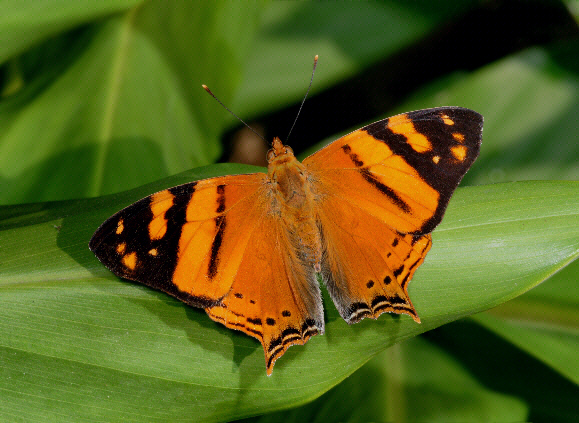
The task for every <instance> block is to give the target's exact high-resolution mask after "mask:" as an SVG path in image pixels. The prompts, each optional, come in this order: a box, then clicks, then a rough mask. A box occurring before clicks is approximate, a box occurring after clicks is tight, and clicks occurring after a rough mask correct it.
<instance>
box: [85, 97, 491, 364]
mask: <svg viewBox="0 0 579 423" xmlns="http://www.w3.org/2000/svg"><path fill="white" fill-rule="evenodd" d="M482 122H483V118H482V116H481V115H480V114H478V113H476V112H474V111H472V110H469V109H463V108H460V107H440V108H435V109H427V110H418V111H415V112H410V113H406V114H401V115H398V116H394V117H391V118H388V119H384V120H381V121H378V122H375V123H373V124H371V125H368V126H365V127H363V128H361V129H358V130H357V131H354V132H352V133H351V134H349V135H346V136H344V137H342V138H340V139H339V140H337V141H334V142H333V143H331V144H330V145H328V146H327V147H325V148H323V149H321V150H320V151H318V152H317V153H315V154H313V155H311V156H309V157H308V158H306V159H305V160H304V161H303V163H300V162H299V161H298V160H297V159H296V158H295V157H294V154H293V152H292V150H291V148H290V147H287V146H284V145H283V144H282V142H281V141H280V139H279V138H277V137H276V138H274V140H273V146H272V149H271V150H270V151H269V152H268V155H267V160H268V162H269V165H268V173H267V174H265V173H254V174H249V175H235V176H221V177H217V178H211V179H204V180H201V181H197V182H192V183H189V184H185V185H180V186H177V187H174V188H169V189H167V190H165V191H161V192H158V193H156V194H153V195H151V196H149V197H146V198H143V199H142V200H140V201H138V202H136V203H134V204H132V205H130V206H129V207H127V208H125V209H124V210H121V211H120V212H118V213H117V214H115V215H114V216H112V217H111V218H109V219H108V220H107V221H106V222H104V223H103V224H102V225H101V227H100V228H99V229H98V230H97V231H96V232H95V234H94V236H93V237H92V239H91V241H90V249H91V250H92V251H93V252H94V253H95V255H96V256H97V257H98V259H99V260H100V261H101V262H102V263H103V264H104V265H105V266H107V267H108V268H109V269H110V270H111V271H112V272H113V273H115V274H116V275H118V276H121V277H123V278H127V279H131V280H135V281H138V282H141V283H143V284H145V285H148V286H150V287H152V288H155V289H158V290H161V291H164V292H166V293H168V294H170V295H172V296H174V297H176V298H178V299H180V300H181V301H183V302H185V303H187V304H189V305H191V306H194V307H201V308H204V309H205V311H206V312H207V314H208V315H209V317H211V319H213V320H215V321H216V322H220V323H222V324H224V325H225V326H227V327H228V328H231V329H237V330H240V331H243V332H245V333H246V334H248V335H250V336H253V337H255V338H257V339H259V341H260V342H261V343H262V345H263V349H264V352H265V362H266V369H267V374H268V375H271V373H272V370H273V366H274V363H275V361H276V360H277V359H278V358H279V357H281V356H282V355H283V354H284V352H285V351H286V350H287V348H288V347H289V346H291V345H294V344H304V343H305V342H306V341H307V340H308V339H309V338H310V337H311V336H313V335H316V334H323V333H324V314H323V307H322V295H321V292H320V287H319V285H318V282H317V279H316V274H321V276H322V278H323V280H324V283H325V285H326V286H327V288H328V291H329V294H330V296H331V298H332V300H333V302H334V304H335V305H336V308H337V309H338V311H339V313H340V315H341V316H342V317H343V318H344V320H346V321H347V322H348V323H356V322H358V321H360V320H361V319H363V318H365V317H370V318H372V319H376V318H378V316H380V315H381V314H382V313H384V312H392V313H400V314H407V315H409V316H411V317H412V318H413V319H414V320H415V321H416V322H420V319H419V317H418V315H417V313H416V310H415V309H414V307H413V306H412V302H411V301H410V298H409V296H408V282H409V281H410V279H411V278H412V275H413V274H414V272H415V271H416V269H417V268H418V267H419V266H420V264H421V263H422V262H423V261H424V257H425V256H426V253H427V252H428V250H429V249H430V246H431V244H432V241H431V237H430V232H432V230H433V229H434V228H435V227H436V226H437V225H438V224H439V223H440V221H441V219H442V216H443V214H444V211H445V209H446V206H447V205H448V202H449V200H450V197H451V195H452V193H453V191H454V190H455V188H456V186H457V185H458V184H459V182H460V180H461V179H462V177H463V176H464V174H465V173H466V171H467V170H468V168H469V167H470V166H471V164H472V163H473V162H474V160H475V159H476V157H477V156H478V153H479V148H480V143H481V135H482Z"/></svg>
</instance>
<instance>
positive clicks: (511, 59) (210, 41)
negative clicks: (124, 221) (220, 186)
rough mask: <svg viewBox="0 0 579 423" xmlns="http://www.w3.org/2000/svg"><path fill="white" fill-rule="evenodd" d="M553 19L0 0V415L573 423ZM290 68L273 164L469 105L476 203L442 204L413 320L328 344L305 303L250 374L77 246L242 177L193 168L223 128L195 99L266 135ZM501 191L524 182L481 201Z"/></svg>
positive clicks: (539, 9)
mask: <svg viewBox="0 0 579 423" xmlns="http://www.w3.org/2000/svg"><path fill="white" fill-rule="evenodd" d="M523 5H524V6H523ZM573 7H574V6H573V2H568V3H566V4H565V3H562V2H558V1H544V2H543V1H533V2H526V3H525V2H489V3H485V2H444V3H440V4H434V2H427V1H418V2H412V3H409V2H403V1H382V2H339V3H330V2H312V3H307V2H295V3H293V2H271V3H270V2H265V1H252V2H231V1H215V2H202V1H187V0H168V1H161V0H150V1H136V0H133V1H129V0H106V1H100V2H92V1H86V0H84V1H78V0H77V1H71V0H35V1H27V2H22V1H17V0H0V9H1V10H2V14H1V16H0V64H1V67H0V204H3V205H4V206H2V207H0V301H1V302H2V306H0V316H1V318H0V327H1V330H0V333H1V335H0V375H1V376H2V377H1V378H0V380H1V381H0V389H1V390H2V399H0V419H2V420H5V421H18V420H22V421H79V420H82V421H97V420H99V421H102V420H106V421H114V420H117V421H118V420H123V421H140V422H141V421H168V420H169V421H177V420H183V421H201V420H208V421H209V420H214V421H215V420H231V419H234V418H242V417H247V416H259V417H254V418H252V420H264V421H280V420H287V421H304V420H307V421H369V420H373V421H397V422H398V421H489V420H492V421H524V420H530V421H545V420H553V419H555V420H558V421H576V420H577V419H578V414H579V413H578V412H577V409H576V406H575V401H576V400H575V398H576V397H577V395H578V394H579V389H578V386H577V385H578V384H579V372H578V366H577V358H578V357H577V351H579V337H578V334H579V317H578V316H579V313H578V307H579V306H578V304H579V285H578V284H577V280H578V277H577V275H578V274H579V265H578V263H577V261H576V260H575V259H576V258H577V256H578V255H579V234H578V232H577V228H578V227H579V186H578V185H577V182H569V181H573V180H577V179H579V143H578V142H577V139H578V135H579V101H578V99H579V96H578V93H579V30H578V29H577V24H576V19H577V15H575V16H574V15H573V13H575V14H576V13H577V8H576V7H575V8H573ZM513 16H514V18H513ZM503 21H508V22H509V25H508V26H505V28H507V29H506V30H503V29H502V28H503V26H501V25H499V24H498V23H500V22H503ZM537 22H538V23H537ZM315 54H319V56H320V62H319V65H318V70H317V73H316V76H315V82H314V86H313V90H312V92H313V94H312V97H311V98H310V100H308V101H307V102H306V106H305V108H304V111H303V112H302V117H300V121H298V125H297V127H296V131H295V132H294V134H293V135H292V140H290V144H291V145H292V146H294V142H295V143H296V144H297V145H298V146H299V147H298V150H306V149H308V148H310V149H311V148H315V147H312V145H311V144H312V143H313V142H315V141H319V142H322V139H321V138H326V137H328V139H326V140H325V141H323V142H328V141H330V140H333V139H335V138H337V137H338V136H339V135H340V134H342V133H344V132H347V131H348V130H353V129H356V128H357V127H360V126H362V125H363V124H365V123H368V122H370V121H373V120H378V119H380V118H383V117H386V116H388V115H393V114H395V113H397V112H402V111H408V110H415V109H420V108H426V107H435V106H443V105H456V106H463V107H470V108H472V109H474V110H476V111H478V112H480V113H481V114H483V116H484V117H485V126H484V133H483V146H482V150H481V155H480V158H479V159H478V160H477V162H476V163H475V165H474V166H473V168H472V170H471V171H470V172H469V173H468V174H467V176H466V177H465V180H464V181H463V185H479V186H476V187H468V188H464V189H459V190H458V191H457V193H456V195H455V198H453V201H451V205H450V206H449V210H448V213H447V216H446V217H445V220H444V222H443V223H442V224H441V226H440V228H439V229H437V231H436V232H435V233H434V246H433V248H432V251H431V252H430V254H429V256H428V258H427V260H426V262H425V264H424V265H423V267H422V268H421V269H420V270H419V271H418V272H417V274H416V277H415V279H414V281H413V282H412V283H411V286H410V290H411V295H412V298H413V301H414V303H415V305H416V307H417V309H418V310H419V312H420V315H421V317H422V319H423V324H422V325H416V324H414V323H413V322H411V321H410V319H406V318H393V317H392V316H383V317H382V318H381V319H379V320H378V321H364V322H361V323H360V324H358V325H354V326H348V325H346V324H345V323H344V322H343V321H342V320H341V319H339V317H338V315H337V313H336V311H335V309H334V308H333V305H332V304H331V301H329V299H328V298H327V297H326V298H324V300H325V301H324V303H325V307H326V309H327V310H326V313H327V314H326V320H327V324H328V326H327V333H326V335H324V336H323V337H315V338H314V339H312V340H311V341H310V342H309V343H308V344H307V345H306V346H305V347H295V348H292V349H290V350H289V351H288V353H287V354H286V355H285V356H284V357H283V358H282V359H280V361H279V362H278V364H277V365H276V368H275V371H274V374H273V376H272V377H271V378H267V377H266V376H265V369H264V364H263V355H262V354H263V352H262V350H261V346H260V345H259V344H258V343H257V342H255V341H254V340H253V339H250V338H248V337H246V336H244V335H242V334H238V333H234V332H232V331H229V330H227V329H224V328H223V327H221V326H219V325H217V324H214V323H213V322H211V321H210V320H209V319H208V318H207V317H206V316H205V314H204V313H203V312H202V311H199V310H194V309H191V308H188V307H186V306H184V305H182V304H181V303H179V302H177V301H174V300H173V299H171V298H168V297H167V296H166V295H163V294H160V293H156V292H153V291H151V290H148V289H146V288H143V287H140V286H138V285H136V284H131V283H127V282H124V281H119V280H118V279H116V278H114V277H112V276H111V275H110V273H109V272H107V270H106V269H104V268H103V267H102V266H101V265H100V264H99V263H98V261H97V260H96V259H95V258H94V257H93V256H92V254H91V253H90V251H88V247H87V245H88V240H89V239H90V236H91V234H92V232H93V231H94V230H95V229H96V227H97V226H98V225H99V224H100V223H101V222H102V221H103V220H104V219H105V218H106V217H108V216H109V215H110V214H112V213H114V212H115V211H117V210H118V209H120V208H121V207H123V206H125V205H128V204H130V203H131V202H133V201H135V200H137V199H139V198H141V197H143V196H145V195H147V194H150V193H152V192H154V191H156V190H159V189H162V188H165V187H168V186H171V185H176V184H179V183H184V182H188V181H192V180H195V179H199V178H203V177H210V176H215V175H220V174H230V173H241V172H246V171H253V169H254V168H250V167H247V166H241V165H211V164H212V163H214V162H215V161H217V160H218V159H219V157H224V156H226V155H227V152H224V151H223V144H222V142H221V137H222V136H223V134H224V133H225V132H226V131H228V130H231V129H232V128H233V127H234V126H235V125H237V122H236V121H234V119H233V118H232V117H231V116H229V115H228V114H227V113H226V112H225V111H224V110H223V109H222V108H221V107H220V106H219V105H218V104H216V103H215V101H214V100H213V99H211V98H210V97H209V96H208V95H207V94H206V93H205V92H204V91H203V90H202V89H201V88H200V85H201V84H202V83H205V84H207V85H208V86H210V87H211V88H212V90H213V91H214V92H215V93H216V94H217V95H218V96H219V98H220V99H221V100H222V101H223V102H224V103H226V104H227V105H228V106H230V107H231V108H232V109H233V110H234V111H235V112H236V113H237V114H239V115H240V116H241V117H243V118H244V119H246V118H247V119H250V120H252V121H254V122H258V123H259V122H261V123H262V124H263V125H264V126H265V127H266V132H268V131H274V132H273V133H272V135H282V136H283V135H285V133H286V131H287V128H289V126H290V125H291V122H292V119H291V118H289V119H288V118H287V117H286V116H288V115H293V114H294V113H295V112H294V110H295V107H296V105H297V103H299V101H300V100H301V98H302V96H303V94H304V91H305V88H306V84H307V80H308V77H309V72H310V70H311V64H312V59H313V56H314V55H315ZM437 58H438V59H439V60H437ZM377 110H378V112H376V111H377ZM280 116H283V119H281V120H282V121H283V125H287V126H283V127H282V128H279V127H275V128H269V127H268V122H269V123H271V122H278V121H279V120H280ZM279 131H282V132H281V133H280V132H279ZM300 131H301V132H300ZM309 135H313V136H318V137H319V138H318V139H317V140H312V141H311V142H310V140H309ZM316 147H319V145H316ZM202 165H211V166H207V167H202V168H196V167H197V166H202ZM191 168H196V169H194V170H192V171H187V170H188V169H191ZM185 171H186V172H185ZM180 172H181V173H180ZM522 180H543V182H524V183H523V182H516V183H505V184H499V185H489V184H494V183H497V182H510V181H522ZM547 180H548V181H547ZM127 190H128V191H127ZM107 194H110V195H107ZM89 197H99V198H89ZM75 199H76V200H75ZM574 260H575V261H574ZM565 266H567V267H565ZM561 269H562V270H561ZM556 272H558V273H556ZM555 273H556V274H555ZM545 279H548V280H547V281H546V282H545V283H542V284H541V285H539V286H537V287H536V288H534V289H532V290H531V291H529V292H527V293H526V294H524V295H520V294H522V293H524V292H525V291H527V290H528V289H530V288H532V287H534V286H536V285H537V284H539V283H540V282H542V281H543V280H545ZM518 295H520V296H518ZM517 296H518V297H517ZM514 297H517V298H514ZM511 298H514V299H512V300H511V301H508V302H505V301H507V300H508V299H511ZM501 303H504V304H502V305H500V306H498V307H496V308H493V309H491V310H489V311H487V312H483V313H479V314H474V313H477V312H480V311H483V310H486V309H489V308H491V307H494V306H496V305H498V304H501ZM473 314H474V315H473ZM469 315H473V316H472V317H470V318H468V319H462V320H459V321H456V322H454V323H448V324H446V325H444V326H441V325H443V324H445V323H447V322H451V321H453V320H456V319H460V318H462V317H464V316H469ZM437 327H438V329H434V328H437ZM430 329H433V330H430ZM426 330H430V331H429V332H427V333H425V334H424V335H421V336H416V335H418V334H419V333H421V332H424V331H426ZM407 338H410V339H408V340H407V341H405V342H403V343H398V342H399V341H402V340H404V339H407ZM392 345H393V346H392ZM387 347H390V348H387ZM372 357H373V358H372ZM368 360H370V361H368ZM366 362H367V363H366ZM365 363H366V364H365ZM348 376H349V377H348ZM335 385H337V386H335ZM334 386H335V388H333V389H330V388H332V387H334ZM322 394H323V395H322ZM320 395H321V396H320ZM316 398H317V399H316ZM298 406H299V407H298ZM289 407H294V408H293V410H291V411H276V410H281V409H285V408H289ZM296 407H297V408H296Z"/></svg>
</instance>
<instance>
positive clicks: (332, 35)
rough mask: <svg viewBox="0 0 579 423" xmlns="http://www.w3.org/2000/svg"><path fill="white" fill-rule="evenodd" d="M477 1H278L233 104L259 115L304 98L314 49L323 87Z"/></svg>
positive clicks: (266, 19) (247, 113) (261, 31)
mask: <svg viewBox="0 0 579 423" xmlns="http://www.w3.org/2000/svg"><path fill="white" fill-rule="evenodd" d="M473 4H476V2H474V1H471V0H469V1H461V2H443V3H440V2H439V3H436V4H435V3H432V2H429V1H414V2H404V1H383V2H341V3H340V4H339V5H330V4H328V3H324V2H272V3H270V4H269V5H268V7H267V8H266V10H265V11H264V15H263V20H262V24H261V26H260V29H259V32H258V33H257V37H256V39H255V48H253V49H252V50H251V51H250V53H249V55H248V58H247V70H246V72H245V78H244V81H243V84H242V85H241V87H240V90H239V92H238V93H237V95H236V97H235V98H236V101H235V103H234V108H235V110H236V111H237V112H238V113H239V114H240V115H241V116H255V115H257V114H259V113H271V112H272V111H273V110H275V109H279V108H281V107H283V106H286V105H287V104H288V103H290V104H291V103H294V102H298V101H300V100H301V99H302V97H303V95H304V91H305V88H306V83H307V74H304V69H307V66H309V65H310V64H311V63H312V60H313V57H314V55H316V54H318V55H319V56H320V62H319V66H318V68H317V70H316V77H315V83H314V85H313V86H312V92H313V93H316V92H319V91H322V90H323V89H325V88H328V87H330V86H331V85H333V84H336V83H337V82H340V81H343V80H344V79H346V78H351V77H353V76H355V75H356V74H357V73H358V72H360V71H362V70H364V69H365V68H367V67H368V66H370V65H372V64H374V63H376V62H378V61H380V60H384V59H385V58H388V57H389V56H391V55H393V54H394V53H396V52H398V51H400V50H402V49H403V48H404V47H407V46H408V45H410V44H411V43H412V42H415V41H417V40H419V39H420V38H421V37H425V36H427V35H428V34H429V33H430V32H431V31H434V30H435V28H437V27H440V26H441V25H443V24H444V23H445V22H446V21H448V20H450V19H451V18H452V17H454V16H457V15H460V14H461V13H464V12H465V10H468V9H469V8H470V7H472V6H473ZM385 29H386V30H385ZM352 34H356V35H355V36H352ZM405 83H412V81H405ZM272 92H273V93H275V95H274V96H272V95H271V93H272ZM354 107H355V106H354Z"/></svg>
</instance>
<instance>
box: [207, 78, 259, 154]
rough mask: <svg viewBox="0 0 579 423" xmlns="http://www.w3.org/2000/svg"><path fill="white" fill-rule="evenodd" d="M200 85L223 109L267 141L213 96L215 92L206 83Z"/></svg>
mask: <svg viewBox="0 0 579 423" xmlns="http://www.w3.org/2000/svg"><path fill="white" fill-rule="evenodd" d="M201 86H202V87H203V89H204V90H205V91H207V92H208V93H209V94H210V95H211V97H213V98H214V99H215V100H217V102H218V103H219V104H221V106H222V107H223V108H224V109H225V110H227V111H228V112H229V113H231V114H232V115H233V116H235V117H236V118H237V120H239V121H240V122H241V123H243V124H244V125H245V126H247V128H248V129H249V130H251V132H253V133H254V134H255V135H257V136H258V137H259V138H261V139H262V140H264V141H265V142H266V143H267V141H266V140H265V138H263V137H262V136H261V135H260V134H258V133H257V132H256V130H255V129H253V128H252V127H251V126H249V125H248V124H247V123H245V122H244V121H243V119H241V118H240V117H239V116H237V115H236V114H235V113H233V112H232V111H231V110H229V108H228V107H227V106H226V105H225V104H223V103H222V102H221V100H219V99H218V98H217V97H215V94H213V93H212V92H211V90H210V89H209V88H208V87H207V85H205V84H203V85H201Z"/></svg>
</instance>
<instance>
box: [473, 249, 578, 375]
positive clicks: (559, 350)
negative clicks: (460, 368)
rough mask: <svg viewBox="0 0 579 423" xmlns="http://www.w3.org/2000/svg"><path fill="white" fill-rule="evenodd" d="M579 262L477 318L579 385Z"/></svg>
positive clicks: (488, 327) (479, 321)
mask: <svg viewBox="0 0 579 423" xmlns="http://www.w3.org/2000/svg"><path fill="white" fill-rule="evenodd" d="M578 274H579V261H577V260H576V261H574V262H573V263H572V264H571V265H569V266H568V267H566V268H565V269H563V270H562V271H561V272H559V274H557V277H555V278H552V279H551V280H549V283H546V284H543V285H541V286H539V287H537V289H534V290H532V291H531V292H529V293H527V294H526V295H524V296H521V297H519V298H517V299H516V300H514V301H510V302H508V303H506V304H503V305H501V306H500V307H497V308H495V309H493V310H491V311H489V312H488V313H484V314H479V315H476V316H474V319H475V320H476V321H477V322H478V323H480V324H481V325H483V326H484V327H486V328H487V329H489V330H492V331H493V332H495V333H496V334H497V335H499V336H501V337H503V338H504V339H506V340H508V341H509V342H511V343H512V344H514V345H516V346H517V347H519V348H521V349H522V350H524V351H526V352H527V353H528V354H529V355H531V356H533V357H535V358H537V359H539V360H541V361H542V362H544V363H545V364H547V365H548V366H550V367H551V368H552V369H554V370H555V371H557V372H559V373H560V374H561V375H562V376H564V377H566V378H568V379H569V380H570V381H572V382H574V383H575V384H577V385H579V368H578V367H577V363H576V361H577V351H579V315H578V314H577V304H579V287H578V286H577V275H578Z"/></svg>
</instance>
